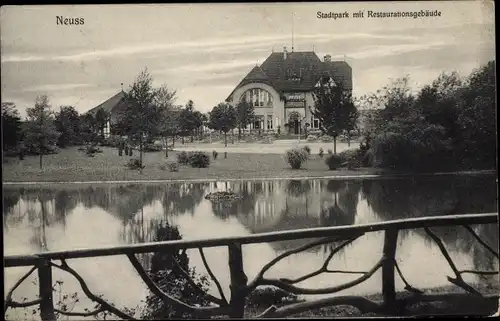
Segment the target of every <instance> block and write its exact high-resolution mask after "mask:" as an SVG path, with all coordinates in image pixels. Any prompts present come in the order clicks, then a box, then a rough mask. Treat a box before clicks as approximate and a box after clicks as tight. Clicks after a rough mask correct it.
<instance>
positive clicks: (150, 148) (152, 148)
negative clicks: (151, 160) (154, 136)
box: [142, 143, 163, 152]
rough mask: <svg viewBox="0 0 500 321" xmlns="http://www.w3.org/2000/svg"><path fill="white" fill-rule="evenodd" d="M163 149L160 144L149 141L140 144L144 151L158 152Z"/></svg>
mask: <svg viewBox="0 0 500 321" xmlns="http://www.w3.org/2000/svg"><path fill="white" fill-rule="evenodd" d="M162 149H163V147H162V146H161V144H155V143H149V144H145V145H144V146H142V150H143V151H144V152H159V151H161V150H162Z"/></svg>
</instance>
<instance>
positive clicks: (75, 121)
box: [55, 106, 82, 148]
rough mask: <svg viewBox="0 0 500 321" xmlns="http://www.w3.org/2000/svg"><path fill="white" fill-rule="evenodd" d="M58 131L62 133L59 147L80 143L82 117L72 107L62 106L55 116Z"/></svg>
mask: <svg viewBox="0 0 500 321" xmlns="http://www.w3.org/2000/svg"><path fill="white" fill-rule="evenodd" d="M55 126H56V130H57V131H58V132H59V133H60V135H59V139H58V141H57V145H58V146H59V147H61V148H64V147H66V146H71V145H77V144H79V143H80V140H81V137H82V132H81V124H80V116H79V115H78V112H77V111H76V110H75V108H74V107H72V106H61V107H60V108H59V112H58V113H56V115H55Z"/></svg>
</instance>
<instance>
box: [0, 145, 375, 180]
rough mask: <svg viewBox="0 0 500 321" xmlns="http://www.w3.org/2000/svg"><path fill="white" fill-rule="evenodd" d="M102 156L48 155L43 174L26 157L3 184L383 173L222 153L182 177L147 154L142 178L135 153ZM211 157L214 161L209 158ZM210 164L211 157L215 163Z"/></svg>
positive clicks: (8, 170) (6, 170) (158, 156)
mask: <svg viewBox="0 0 500 321" xmlns="http://www.w3.org/2000/svg"><path fill="white" fill-rule="evenodd" d="M102 150H103V153H98V154H96V155H95V157H87V156H86V155H85V153H83V152H80V151H77V148H67V149H63V150H61V151H60V152H59V154H54V155H45V156H44V157H43V169H42V170H40V168H39V157H38V156H27V157H26V158H25V159H24V160H22V161H21V160H19V159H17V158H7V159H6V160H4V164H3V180H4V181H5V182H30V181H31V182H33V181H49V182H71V181H115V180H179V179H204V178H208V179H213V178H218V179H225V178H227V179H235V178H252V179H258V178H296V177H320V176H346V175H371V174H378V173H382V172H381V171H380V170H377V169H374V168H363V169H356V170H351V171H348V170H345V169H339V170H335V171H330V170H328V167H327V166H326V165H325V163H324V160H323V159H322V158H320V157H319V156H318V155H311V160H309V161H308V162H307V163H306V164H305V166H304V169H301V170H292V169H291V168H290V166H289V165H288V164H287V163H285V161H284V160H283V156H282V155H279V154H245V153H228V156H227V159H224V153H223V152H221V151H220V152H219V156H218V158H217V159H216V160H213V159H211V164H210V167H209V168H191V167H189V166H181V167H180V168H179V171H178V172H169V171H168V169H166V170H162V169H161V167H162V165H166V164H167V163H173V162H176V161H177V154H178V152H175V151H174V152H169V157H168V159H167V158H165V152H150V153H144V159H143V163H144V165H145V166H146V167H145V168H144V169H143V170H142V173H141V172H140V171H138V170H130V169H127V168H126V167H125V164H126V163H127V161H128V160H129V159H130V158H138V157H139V153H138V152H137V151H134V155H133V156H132V157H129V156H121V157H120V156H118V150H117V149H115V148H107V147H102ZM210 157H211V155H210ZM211 158H212V157H211Z"/></svg>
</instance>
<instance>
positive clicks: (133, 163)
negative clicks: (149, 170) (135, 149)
mask: <svg viewBox="0 0 500 321" xmlns="http://www.w3.org/2000/svg"><path fill="white" fill-rule="evenodd" d="M126 166H127V167H128V169H142V168H144V167H145V166H144V165H143V166H141V161H140V160H139V159H138V158H132V159H129V160H128V163H127V165H126Z"/></svg>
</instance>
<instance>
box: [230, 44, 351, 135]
mask: <svg viewBox="0 0 500 321" xmlns="http://www.w3.org/2000/svg"><path fill="white" fill-rule="evenodd" d="M320 80H323V81H328V82H330V83H332V84H334V85H335V84H341V85H342V86H343V88H344V89H346V90H351V91H352V69H351V66H349V64H348V63H347V62H345V61H332V60H331V55H326V56H325V57H324V60H323V61H321V60H320V58H319V57H318V56H317V55H316V53H315V52H313V51H306V52H293V51H292V52H287V50H286V47H285V48H284V49H283V52H273V53H272V54H271V55H270V56H269V57H268V58H267V59H266V60H265V61H264V63H262V65H260V66H258V65H257V66H255V67H254V68H253V69H252V70H251V71H250V72H249V73H248V74H247V75H246V76H245V77H244V78H243V80H241V81H240V83H239V84H238V85H237V86H236V87H235V88H234V90H233V91H232V92H231V94H230V95H229V96H228V97H227V99H226V102H228V103H230V104H231V105H233V106H236V105H237V104H238V103H239V102H240V101H243V100H246V101H247V102H249V103H251V104H252V105H253V106H254V107H255V116H256V117H255V120H254V122H253V123H252V124H250V125H249V126H247V129H260V130H264V131H276V130H277V129H278V127H280V128H281V130H282V132H288V133H290V134H300V133H302V132H304V128H305V127H306V126H307V125H308V126H309V128H310V129H312V130H317V129H319V120H318V119H315V118H314V117H313V116H312V114H311V112H310V109H312V108H314V97H313V91H314V89H315V87H316V86H317V85H318V83H319V81H320ZM285 125H287V126H285ZM286 128H288V130H286Z"/></svg>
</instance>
